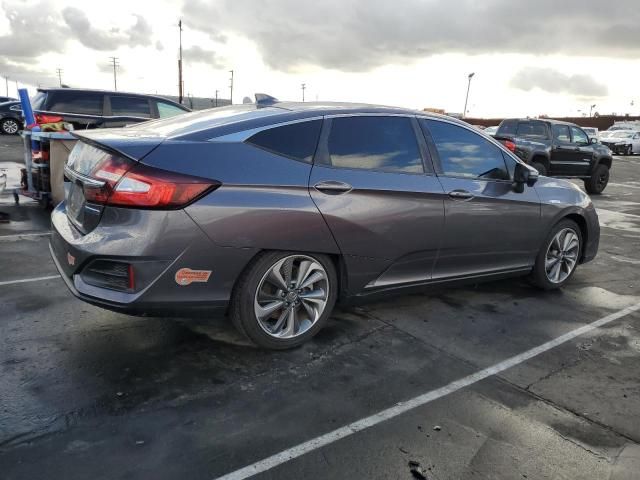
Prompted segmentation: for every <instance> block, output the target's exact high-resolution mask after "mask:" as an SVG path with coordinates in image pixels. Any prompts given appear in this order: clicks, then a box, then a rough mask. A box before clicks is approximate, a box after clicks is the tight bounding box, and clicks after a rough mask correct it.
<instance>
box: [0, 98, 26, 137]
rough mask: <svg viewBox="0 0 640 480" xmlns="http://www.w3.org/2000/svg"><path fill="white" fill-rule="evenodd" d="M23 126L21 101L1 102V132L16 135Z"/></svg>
mask: <svg viewBox="0 0 640 480" xmlns="http://www.w3.org/2000/svg"><path fill="white" fill-rule="evenodd" d="M21 128H22V108H21V107H20V102H17V101H14V102H4V103H0V132H2V133H4V134H7V135H15V134H17V133H18V132H19V131H20V129H21Z"/></svg>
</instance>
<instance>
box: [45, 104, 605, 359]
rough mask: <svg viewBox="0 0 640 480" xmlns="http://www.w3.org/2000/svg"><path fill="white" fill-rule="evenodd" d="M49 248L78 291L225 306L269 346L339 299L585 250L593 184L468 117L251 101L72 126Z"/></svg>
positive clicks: (566, 269)
mask: <svg viewBox="0 0 640 480" xmlns="http://www.w3.org/2000/svg"><path fill="white" fill-rule="evenodd" d="M75 135H76V136H77V137H78V138H79V139H80V141H79V142H78V143H77V145H76V147H75V148H74V150H73V152H72V153H71V156H70V159H69V164H68V165H67V168H66V170H65V172H66V176H67V178H68V179H69V180H70V182H71V184H70V185H71V188H69V192H68V196H67V199H66V201H65V202H62V203H61V204H60V205H58V206H57V208H56V209H55V210H54V211H53V213H52V225H53V235H52V238H51V252H52V256H53V258H54V260H55V262H56V265H57V267H58V269H59V271H60V274H61V275H62V277H63V279H64V280H65V282H66V284H67V286H68V287H69V289H70V290H71V292H72V293H73V294H74V295H76V296H77V297H78V298H80V299H82V300H84V301H86V302H89V303H92V304H94V305H99V306H101V307H104V308H107V309H112V310H117V311H123V312H128V313H133V314H162V315H167V314H171V315H183V316H185V315H193V314H195V312H196V311H199V312H204V313H205V314H207V315H210V314H215V313H222V314H227V315H228V316H229V317H230V319H231V320H232V321H233V323H234V324H235V326H236V327H237V328H238V330H240V332H242V333H243V334H245V335H246V336H248V337H249V338H250V339H251V340H252V341H253V342H255V343H256V344H258V345H260V346H262V347H265V348H274V349H282V348H290V347H293V346H296V345H299V344H301V343H302V342H304V341H306V340H309V339H310V338H311V337H313V336H314V335H315V334H316V333H317V332H318V330H319V329H320V328H322V326H323V325H324V324H325V323H326V322H327V321H328V319H329V316H330V314H331V310H332V309H333V307H334V304H335V303H336V301H338V300H340V301H343V302H349V301H354V300H358V299H362V298H370V297H374V296H379V295H382V294H385V293H393V292H401V291H407V290H408V289H415V288H424V287H429V286H432V285H441V284H443V283H449V282H452V283H453V282H455V283H461V282H474V283H476V282H479V281H485V280H492V279H498V278H505V277H512V276H523V275H524V276H528V277H529V278H530V279H531V281H532V283H533V284H535V285H537V286H538V287H540V288H543V289H555V288H559V287H561V286H562V285H563V284H564V283H566V282H567V281H569V279H570V278H571V276H572V275H573V273H574V272H575V269H576V267H577V266H578V264H580V263H583V262H587V261H590V260H592V259H593V258H594V257H595V255H596V252H597V249H598V241H599V226H598V219H597V216H596V212H595V210H594V207H593V205H592V204H591V201H590V199H589V197H588V196H587V195H586V194H585V193H584V192H582V191H581V190H580V189H579V188H578V187H576V186H574V185H573V184H571V183H569V182H567V181H564V180H560V179H555V178H554V179H551V178H546V177H540V178H538V174H537V172H536V171H535V170H533V169H531V168H529V167H528V166H527V165H525V164H524V163H522V162H521V161H519V160H518V158H516V157H515V156H513V155H512V154H511V153H510V152H509V151H507V150H506V149H505V148H504V147H503V146H502V145H501V144H500V143H498V142H496V141H494V140H493V139H491V138H489V137H487V136H486V135H484V134H482V133H480V132H478V131H476V130H475V129H473V128H472V127H471V126H469V125H467V124H465V123H463V122H460V121H457V120H455V119H452V118H450V117H444V116H439V115H434V114H428V113H425V112H415V111H409V110H403V109H398V108H388V107H378V106H370V105H355V104H317V103H316V104H313V103H302V104H300V103H285V102H279V101H277V100H276V99H274V98H272V97H268V96H265V95H258V96H257V102H256V104H250V105H241V106H231V107H225V108H219V109H212V110H208V111H201V112H194V113H189V114H185V115H181V116H178V117H175V118H170V119H166V120H157V121H150V122H146V123H143V124H139V125H135V126H133V127H128V128H122V129H109V130H103V131H98V130H94V131H85V132H76V133H75Z"/></svg>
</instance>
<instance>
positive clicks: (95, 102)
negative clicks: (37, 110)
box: [47, 91, 104, 115]
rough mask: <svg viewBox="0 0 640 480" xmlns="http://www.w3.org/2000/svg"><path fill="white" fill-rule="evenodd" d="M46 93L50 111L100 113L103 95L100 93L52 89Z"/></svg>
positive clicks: (85, 113)
mask: <svg viewBox="0 0 640 480" xmlns="http://www.w3.org/2000/svg"><path fill="white" fill-rule="evenodd" d="M48 95H49V107H48V108H47V110H48V111H50V112H59V113H80V114H84V115H102V104H103V102H104V96H103V95H102V94H101V93H91V92H75V91H68V92H64V91H54V92H49V94H48Z"/></svg>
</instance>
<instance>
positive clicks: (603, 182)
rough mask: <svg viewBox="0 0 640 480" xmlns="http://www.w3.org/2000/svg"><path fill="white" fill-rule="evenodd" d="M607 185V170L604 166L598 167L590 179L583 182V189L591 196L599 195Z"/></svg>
mask: <svg viewBox="0 0 640 480" xmlns="http://www.w3.org/2000/svg"><path fill="white" fill-rule="evenodd" d="M608 183H609V169H608V168H607V166H606V165H598V166H597V167H596V168H595V170H594V171H593V173H592V174H591V177H590V178H589V179H588V180H585V181H584V188H585V190H586V191H587V193H590V194H593V195H599V194H601V193H602V192H603V191H604V189H605V188H606V187H607V184H608Z"/></svg>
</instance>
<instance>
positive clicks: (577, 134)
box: [571, 127, 589, 145]
mask: <svg viewBox="0 0 640 480" xmlns="http://www.w3.org/2000/svg"><path fill="white" fill-rule="evenodd" d="M571 136H572V137H573V143H581V144H584V145H586V144H588V143H589V137H588V136H587V134H586V133H584V132H583V131H582V129H580V128H577V127H571Z"/></svg>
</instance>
